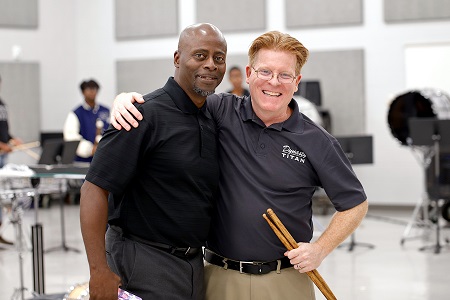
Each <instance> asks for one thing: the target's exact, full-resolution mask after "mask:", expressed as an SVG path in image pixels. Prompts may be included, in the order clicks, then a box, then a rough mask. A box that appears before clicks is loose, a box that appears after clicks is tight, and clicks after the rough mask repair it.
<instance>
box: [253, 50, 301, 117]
mask: <svg viewBox="0 0 450 300" xmlns="http://www.w3.org/2000/svg"><path fill="white" fill-rule="evenodd" d="M296 63H297V58H296V56H295V54H293V53H290V52H288V51H282V50H270V49H261V50H259V51H258V53H257V54H256V56H255V60H254V63H253V66H247V67H246V74H247V83H248V84H249V87H250V95H251V99H252V107H253V110H254V112H255V113H256V115H257V116H258V117H259V118H260V119H261V120H262V121H263V122H264V123H265V124H266V125H267V126H269V125H270V124H273V123H279V122H282V121H285V120H286V119H287V118H288V117H289V116H290V113H291V111H290V108H289V107H288V105H289V102H291V99H292V96H293V95H294V93H295V92H296V91H297V89H298V83H299V82H300V79H301V75H299V74H296V71H295V69H296ZM261 69H265V70H270V71H272V74H273V77H272V79H270V80H264V79H261V78H258V76H257V75H258V74H257V72H256V71H255V70H261ZM280 73H286V74H291V75H293V76H294V80H293V82H292V83H280V82H279V81H278V78H277V77H278V75H279V74H280Z"/></svg>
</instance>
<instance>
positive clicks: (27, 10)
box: [0, 0, 38, 28]
mask: <svg viewBox="0 0 450 300" xmlns="http://www.w3.org/2000/svg"><path fill="white" fill-rule="evenodd" d="M0 27H10V28H37V27H38V1H37V0H0Z"/></svg>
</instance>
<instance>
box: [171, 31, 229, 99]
mask: <svg viewBox="0 0 450 300" xmlns="http://www.w3.org/2000/svg"><path fill="white" fill-rule="evenodd" d="M226 53H227V44H226V41H225V39H224V37H223V35H222V33H221V32H220V31H219V30H218V29H217V28H216V27H215V26H213V25H211V24H199V25H193V26H190V27H188V28H187V29H185V30H184V31H183V32H182V33H181V35H180V41H179V44H178V50H177V51H176V52H175V54H174V64H175V67H176V70H175V81H176V82H178V84H179V85H180V86H181V87H182V88H183V90H184V91H185V92H186V93H187V94H188V95H189V97H190V98H191V100H192V101H193V102H194V103H195V104H196V105H197V106H198V107H201V106H202V105H203V104H204V102H205V100H206V96H208V95H211V94H213V93H214V91H215V89H216V87H217V86H218V85H219V84H220V83H221V82H222V79H223V76H224V74H225V71H226V63H225V58H226Z"/></svg>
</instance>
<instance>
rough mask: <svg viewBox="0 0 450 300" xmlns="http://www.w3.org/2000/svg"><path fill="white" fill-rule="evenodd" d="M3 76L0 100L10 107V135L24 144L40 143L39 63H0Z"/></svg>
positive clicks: (0, 73) (0, 71) (8, 109)
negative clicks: (30, 142)
mask: <svg viewBox="0 0 450 300" xmlns="http://www.w3.org/2000/svg"><path fill="white" fill-rule="evenodd" d="M0 76H1V78H2V82H1V89H0V98H2V100H3V102H4V103H5V104H6V107H7V111H8V121H9V127H10V133H11V134H12V135H13V136H17V137H19V138H21V139H22V140H23V141H24V142H29V141H39V133H40V128H41V114H40V111H41V107H40V103H41V100H40V95H41V92H40V69H39V64H38V63H17V62H14V63H11V62H0ZM48 109H51V107H49V108H48Z"/></svg>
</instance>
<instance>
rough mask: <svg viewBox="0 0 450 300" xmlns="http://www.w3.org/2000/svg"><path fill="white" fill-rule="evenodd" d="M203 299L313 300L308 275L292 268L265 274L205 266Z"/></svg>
mask: <svg viewBox="0 0 450 300" xmlns="http://www.w3.org/2000/svg"><path fill="white" fill-rule="evenodd" d="M205 288H206V298H205V299H206V300H281V299H283V300H284V299H286V300H288V299H295V300H315V299H316V297H315V295H314V285H313V282H312V281H311V280H310V279H309V277H308V275H306V274H304V273H303V274H300V273H299V272H298V271H297V270H295V269H294V268H286V269H282V270H281V273H280V274H277V272H276V271H273V272H270V273H268V274H264V275H251V274H245V273H244V274H241V273H239V272H238V271H235V270H229V269H228V270H225V269H224V268H222V267H218V266H216V265H212V264H209V263H206V265H205Z"/></svg>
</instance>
